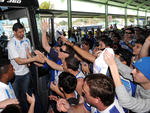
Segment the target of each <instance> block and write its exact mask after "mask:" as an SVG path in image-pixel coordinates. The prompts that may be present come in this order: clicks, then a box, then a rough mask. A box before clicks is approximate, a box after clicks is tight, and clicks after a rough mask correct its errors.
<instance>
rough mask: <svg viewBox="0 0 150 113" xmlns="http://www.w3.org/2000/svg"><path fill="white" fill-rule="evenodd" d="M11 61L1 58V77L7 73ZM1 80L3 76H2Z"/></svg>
mask: <svg viewBox="0 0 150 113" xmlns="http://www.w3.org/2000/svg"><path fill="white" fill-rule="evenodd" d="M9 64H10V61H9V60H8V59H7V58H0V75H2V74H4V73H7V71H8V68H9V67H8V65H9ZM0 79H1V76H0Z"/></svg>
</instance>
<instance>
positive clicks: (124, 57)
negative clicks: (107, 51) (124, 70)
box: [115, 47, 133, 66]
mask: <svg viewBox="0 0 150 113" xmlns="http://www.w3.org/2000/svg"><path fill="white" fill-rule="evenodd" d="M115 54H117V55H119V56H120V60H121V61H122V62H123V61H126V62H127V65H128V66H130V64H131V58H132V56H133V54H132V53H131V52H130V51H128V50H127V49H124V48H121V47H120V48H118V49H117V50H116V51H115Z"/></svg>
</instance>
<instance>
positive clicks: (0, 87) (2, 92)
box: [0, 82, 16, 112]
mask: <svg viewBox="0 0 150 113" xmlns="http://www.w3.org/2000/svg"><path fill="white" fill-rule="evenodd" d="M11 98H16V96H15V93H14V90H13V88H12V85H11V83H9V84H8V85H7V84H5V83H3V82H0V102H1V101H3V100H5V99H11ZM1 111H2V109H0V112H1Z"/></svg>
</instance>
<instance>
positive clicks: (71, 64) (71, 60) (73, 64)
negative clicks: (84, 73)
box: [65, 56, 80, 71]
mask: <svg viewBox="0 0 150 113" xmlns="http://www.w3.org/2000/svg"><path fill="white" fill-rule="evenodd" d="M65 61H66V65H67V68H70V69H72V70H74V71H77V70H78V68H79V64H80V61H79V60H78V59H77V58H75V57H72V56H69V57H67V58H66V59H65Z"/></svg>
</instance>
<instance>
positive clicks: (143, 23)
mask: <svg viewBox="0 0 150 113" xmlns="http://www.w3.org/2000/svg"><path fill="white" fill-rule="evenodd" d="M139 25H140V26H144V25H145V18H139Z"/></svg>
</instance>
